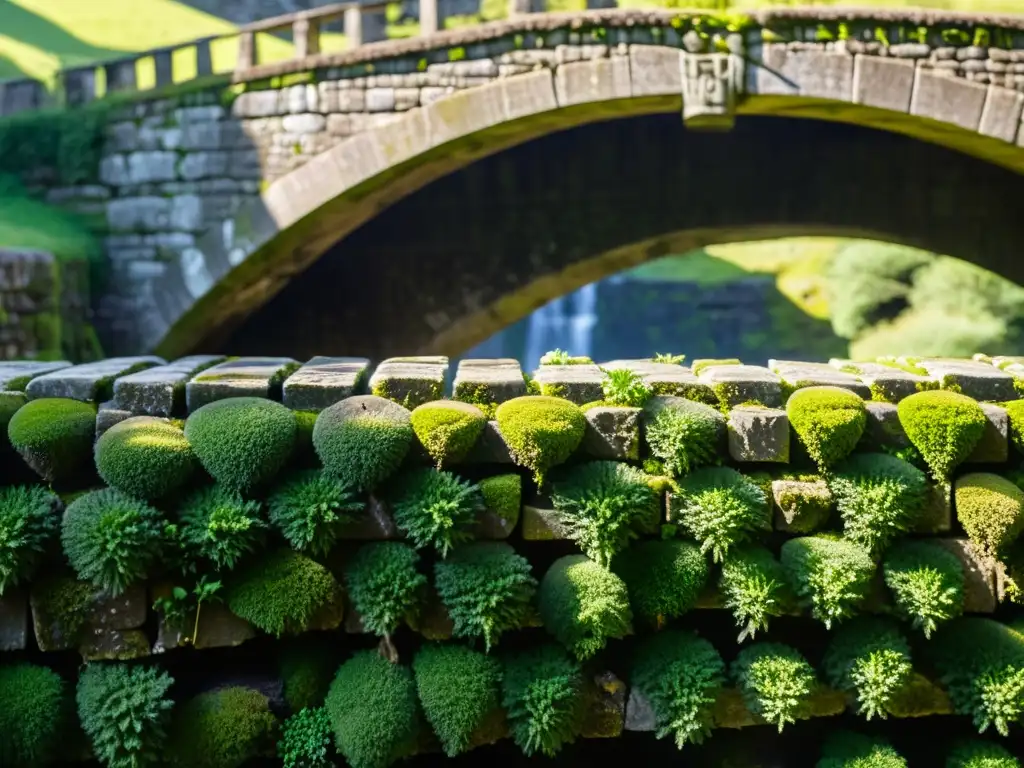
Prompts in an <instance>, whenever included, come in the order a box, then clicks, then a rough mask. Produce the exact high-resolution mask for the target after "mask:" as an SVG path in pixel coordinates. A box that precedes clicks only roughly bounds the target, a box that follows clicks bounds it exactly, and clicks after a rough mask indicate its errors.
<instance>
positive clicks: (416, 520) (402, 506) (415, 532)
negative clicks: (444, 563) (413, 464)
mask: <svg viewBox="0 0 1024 768" xmlns="http://www.w3.org/2000/svg"><path fill="white" fill-rule="evenodd" d="M389 495H390V498H391V512H392V515H393V516H394V519H395V523H396V524H397V525H398V527H399V528H400V529H401V530H402V531H403V532H404V533H405V534H406V535H407V536H408V537H409V539H410V541H412V543H413V544H414V545H415V546H416V547H417V548H421V549H422V548H424V547H433V548H434V549H436V550H437V552H438V553H439V554H440V555H441V557H442V558H444V557H447V556H448V553H449V552H450V551H451V550H452V548H453V547H455V546H457V545H459V544H464V543H465V542H467V541H470V540H471V539H472V538H473V524H474V523H475V522H476V520H477V517H478V516H479V514H480V513H481V512H482V511H483V508H484V502H483V496H482V495H481V494H480V488H479V487H478V486H477V485H476V484H474V483H471V482H469V481H468V480H463V479H462V478H460V477H459V476H458V475H455V474H453V473H451V472H446V471H444V470H436V469H432V468H418V469H413V470H409V471H408V472H406V473H405V474H404V475H402V476H400V477H399V478H397V480H396V481H395V484H394V486H393V490H392V491H391V492H390V494H389Z"/></svg>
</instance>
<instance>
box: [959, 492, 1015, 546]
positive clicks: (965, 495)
mask: <svg viewBox="0 0 1024 768" xmlns="http://www.w3.org/2000/svg"><path fill="white" fill-rule="evenodd" d="M956 517H957V520H959V521H960V525H962V526H963V527H964V531H965V532H966V533H967V535H968V536H970V538H971V541H973V542H974V543H975V544H977V545H978V546H979V547H981V549H982V550H983V551H985V552H987V553H989V554H995V555H998V554H1000V553H1002V552H1004V551H1005V550H1006V549H1007V548H1008V547H1009V546H1010V545H1011V544H1013V543H1014V542H1015V541H1016V540H1017V538H1018V537H1019V536H1020V534H1021V532H1022V531H1024V492H1022V491H1021V490H1020V488H1018V487H1017V486H1016V485H1015V484H1014V483H1012V482H1010V481H1009V480H1007V479H1006V478H1005V477H1000V476H999V475H993V474H989V473H986V472H974V473H971V474H968V475H964V476H963V477H961V478H959V479H958V480H957V481H956Z"/></svg>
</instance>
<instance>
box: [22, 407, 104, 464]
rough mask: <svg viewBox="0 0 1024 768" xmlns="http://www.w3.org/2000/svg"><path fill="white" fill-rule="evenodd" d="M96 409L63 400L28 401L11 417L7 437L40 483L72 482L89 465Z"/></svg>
mask: <svg viewBox="0 0 1024 768" xmlns="http://www.w3.org/2000/svg"><path fill="white" fill-rule="evenodd" d="M95 435H96V407H95V406H93V405H92V404H90V403H82V402H79V401H78V400H68V399H64V398H49V397H47V398H42V399H40V400H31V401H29V402H28V403H26V404H25V405H23V406H22V407H21V408H19V409H18V411H17V412H16V413H15V414H14V415H13V416H12V417H11V420H10V422H8V424H7V436H8V438H9V439H10V441H11V445H12V446H13V447H14V450H16V451H17V452H18V454H19V455H20V456H21V458H22V459H24V460H25V463H26V464H28V465H29V466H30V467H31V468H32V469H33V470H34V471H35V472H36V474H38V475H39V476H40V477H41V478H43V480H46V481H47V482H48V483H63V482H67V481H70V480H74V479H76V478H77V477H79V476H80V475H81V474H82V473H83V472H84V471H85V470H87V469H88V467H89V464H90V463H91V461H92V443H93V439H94V438H95Z"/></svg>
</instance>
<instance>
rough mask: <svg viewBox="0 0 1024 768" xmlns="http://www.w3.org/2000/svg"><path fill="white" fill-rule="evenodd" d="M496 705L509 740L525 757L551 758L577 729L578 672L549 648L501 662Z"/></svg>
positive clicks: (580, 698)
mask: <svg viewBox="0 0 1024 768" xmlns="http://www.w3.org/2000/svg"><path fill="white" fill-rule="evenodd" d="M504 666H505V669H504V675H503V677H502V683H501V702H502V706H504V707H505V710H506V712H507V713H508V723H509V730H511V732H512V739H513V740H514V741H515V743H516V745H517V746H518V747H519V748H520V749H521V750H522V751H523V754H525V755H526V756H527V757H532V756H533V755H534V754H536V753H537V752H540V753H541V754H543V755H547V756H548V757H554V756H555V755H556V754H557V753H558V752H559V750H561V748H562V747H563V746H564V745H565V744H569V743H572V742H573V741H574V740H575V738H576V735H577V734H578V733H579V730H580V728H581V726H582V724H583V715H584V712H585V700H584V698H583V684H584V679H583V670H582V668H581V667H580V665H579V664H578V663H577V662H576V661H575V660H573V659H571V658H569V656H568V655H567V654H566V652H565V650H564V649H563V648H561V647H560V646H557V645H553V644H551V643H545V644H543V645H539V646H536V647H534V648H530V649H529V650H526V651H522V652H520V653H517V654H515V655H512V656H510V657H508V658H507V659H505V665H504Z"/></svg>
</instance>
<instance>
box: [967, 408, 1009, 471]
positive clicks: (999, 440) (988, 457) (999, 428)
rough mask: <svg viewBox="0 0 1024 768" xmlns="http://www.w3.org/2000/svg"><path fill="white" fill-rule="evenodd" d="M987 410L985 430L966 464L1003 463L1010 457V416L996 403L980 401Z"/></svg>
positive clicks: (984, 409) (985, 410)
mask: <svg viewBox="0 0 1024 768" xmlns="http://www.w3.org/2000/svg"><path fill="white" fill-rule="evenodd" d="M980 405H981V410H983V411H984V412H985V431H984V432H982V433H981V438H980V439H979V440H978V443H977V444H976V445H975V446H974V450H973V451H972V452H971V454H970V455H969V456H968V457H967V458H966V459H964V463H965V464H1002V463H1004V462H1006V461H1007V460H1008V459H1009V458H1010V417H1009V415H1008V414H1007V412H1006V409H1005V408H1003V407H1002V406H1001V405H996V404H994V403H980Z"/></svg>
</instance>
